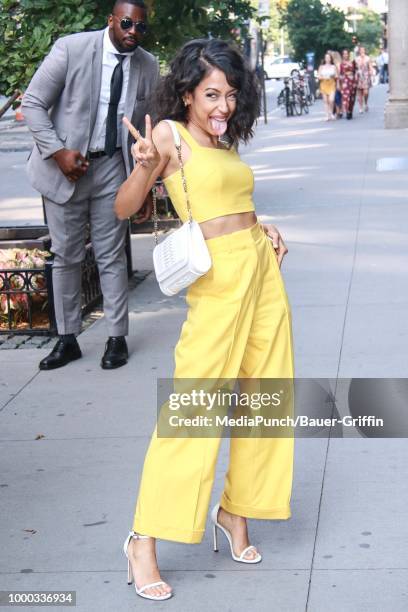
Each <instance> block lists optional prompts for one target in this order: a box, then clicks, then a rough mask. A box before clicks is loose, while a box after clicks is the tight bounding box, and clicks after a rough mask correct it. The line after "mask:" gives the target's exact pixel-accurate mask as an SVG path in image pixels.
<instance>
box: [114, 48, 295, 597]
mask: <svg viewBox="0 0 408 612" xmlns="http://www.w3.org/2000/svg"><path fill="white" fill-rule="evenodd" d="M156 98H157V100H158V118H159V119H161V120H162V121H160V122H159V123H158V125H156V127H155V128H154V130H153V132H152V131H151V123H150V119H149V118H148V117H147V118H146V122H147V125H146V136H145V138H141V137H140V138H138V140H137V143H136V145H135V146H134V156H135V158H136V160H137V162H138V164H137V165H136V169H135V170H134V172H133V173H132V174H131V176H130V177H129V178H128V179H127V181H126V182H125V183H124V184H123V185H122V187H121V189H120V190H119V193H118V196H117V200H116V210H117V214H118V215H119V217H120V218H121V219H124V218H126V217H127V216H129V215H130V214H132V213H134V212H135V211H137V209H138V208H139V207H140V206H141V205H142V203H143V199H144V197H145V194H146V193H147V192H148V191H149V190H150V189H151V187H152V185H153V184H154V181H155V180H156V177H157V176H159V175H160V176H162V177H163V180H164V183H165V185H166V187H167V189H168V192H169V195H170V197H171V199H172V202H173V204H174V206H175V208H176V209H177V212H178V214H179V216H180V218H181V219H182V220H183V221H186V220H187V219H188V215H187V210H186V202H185V192H184V188H183V182H184V181H183V180H182V172H181V169H180V159H179V155H178V152H177V150H176V147H175V145H174V142H175V141H174V134H173V133H172V129H175V130H176V136H177V134H178V135H179V136H180V137H181V141H182V144H181V163H182V165H183V167H184V170H185V172H184V174H185V183H184V186H185V187H186V189H187V194H188V197H189V201H190V205H191V211H192V216H193V219H194V220H195V221H197V222H198V223H199V224H200V227H201V229H202V231H203V234H204V238H205V239H206V244H207V246H208V249H209V252H210V254H211V259H212V267H211V269H210V270H209V272H207V273H206V274H205V275H203V276H201V277H200V278H199V279H198V280H197V281H195V282H194V283H193V284H192V285H190V287H189V288H188V292H187V304H188V306H189V310H188V314H187V319H186V321H185V322H184V325H183V327H182V331H181V336H180V339H179V341H178V343H177V346H176V349H175V362H176V367H175V373H174V377H175V380H176V381H182V380H183V379H194V381H196V382H197V381H203V380H204V379H216V380H221V379H228V380H231V379H232V380H234V379H236V378H237V377H241V378H245V379H254V378H257V379H264V378H272V379H275V378H289V379H291V378H292V377H293V349H292V331H291V311H290V306H289V303H288V299H287V296H286V292H285V288H284V284H283V280H282V277H281V274H280V264H281V262H282V259H283V257H284V255H285V254H286V252H287V248H286V246H285V243H284V242H283V239H282V237H281V235H280V233H279V231H278V230H277V228H276V227H275V226H273V225H261V224H260V223H258V221H257V217H256V215H255V210H254V203H253V188H254V177H253V173H252V170H251V168H250V167H249V166H247V165H246V164H245V163H244V162H243V161H242V160H241V159H240V156H239V154H238V151H237V146H238V143H239V142H240V141H242V142H247V141H248V140H249V139H250V138H251V137H252V136H253V126H254V123H255V121H256V119H257V117H258V115H259V107H260V94H259V89H258V86H257V84H256V81H255V77H254V74H253V73H252V71H251V70H250V68H249V67H248V66H247V64H246V62H245V61H244V58H243V57H242V56H241V54H240V52H239V51H238V50H237V49H236V48H235V47H234V46H232V45H229V44H227V43H226V42H223V41H221V40H217V39H210V40H209V39H205V40H193V41H191V42H189V43H187V44H186V45H185V46H184V47H183V48H182V49H181V50H180V51H179V53H178V54H177V55H176V57H175V58H174V60H173V62H172V63H171V66H170V72H169V74H168V75H167V76H166V77H165V78H164V79H163V80H162V82H161V85H160V89H159V92H158V94H157V96H156ZM168 119H170V120H173V123H172V129H171V128H170V126H169V124H168V122H167V121H163V120H168ZM226 140H227V141H228V142H229V145H228V146H226V145H225V144H223V142H225V141H226ZM219 446H220V437H219V436H218V437H215V436H207V437H200V438H192V437H184V438H180V437H161V436H159V435H158V431H157V427H156V429H155V432H154V433H153V436H152V439H151V443H150V446H149V449H148V452H147V455H146V458H145V462H144V468H143V475H142V479H141V484H140V490H139V496H138V500H137V504H136V510H135V516H134V522H133V527H132V531H131V532H130V534H129V536H128V538H127V539H126V541H125V544H124V551H125V553H126V555H127V556H128V563H129V566H128V568H129V572H130V575H129V581H131V579H132V576H133V577H134V580H135V586H136V592H137V594H139V595H141V596H143V597H147V598H149V599H158V600H161V599H167V598H169V597H170V596H171V594H172V590H171V587H170V586H169V585H168V584H167V583H165V582H163V581H162V578H161V576H160V572H159V569H158V567H157V561H156V554H155V539H156V538H162V539H166V540H173V541H176V542H185V543H199V542H201V540H202V538H203V535H204V529H205V523H206V516H207V511H208V506H209V502H210V496H211V489H212V485H213V480H214V473H215V465H216V459H217V454H218V450H219ZM230 449H231V450H230V465H229V468H228V473H227V475H226V480H225V488H224V492H223V494H222V496H221V500H220V504H217V505H216V506H215V507H214V509H213V510H212V513H211V520H212V522H213V528H214V530H215V533H214V536H215V537H216V533H217V530H218V529H221V530H222V531H223V533H224V534H225V535H226V537H227V539H228V541H229V543H230V546H231V553H232V558H233V559H234V560H235V561H239V562H242V563H258V562H259V561H261V555H260V553H259V552H258V550H257V549H256V548H255V547H254V546H251V545H250V542H249V539H248V532H247V519H248V518H256V519H288V518H289V517H290V515H291V513H290V505H289V502H290V495H291V486H292V470H293V437H292V438H291V437H281V438H274V439H271V438H266V437H254V436H252V437H248V438H237V437H232V438H231V447H230Z"/></svg>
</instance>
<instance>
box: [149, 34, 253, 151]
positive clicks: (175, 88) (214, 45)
mask: <svg viewBox="0 0 408 612" xmlns="http://www.w3.org/2000/svg"><path fill="white" fill-rule="evenodd" d="M214 68H218V69H219V70H222V72H223V73H224V74H225V76H226V79H227V81H228V83H229V85H230V86H231V87H234V89H236V90H237V91H238V95H237V106H236V110H235V112H234V114H233V116H232V117H231V119H230V120H229V121H228V131H227V136H228V137H229V140H230V141H231V144H238V142H239V141H242V142H247V141H248V140H249V139H250V138H251V137H252V136H253V135H254V131H253V126H254V123H255V121H256V119H257V118H258V117H259V113H260V86H259V82H258V79H257V77H256V75H255V73H254V72H253V71H252V70H251V69H250V67H249V66H248V64H247V62H246V60H245V59H244V57H243V56H242V54H241V53H240V51H239V50H238V49H237V48H236V47H235V46H234V45H232V44H231V43H227V42H225V41H224V40H220V39H217V38H212V39H200V38H199V39H195V40H191V41H190V42H188V43H186V44H185V45H184V46H183V47H182V48H181V49H180V50H179V51H178V53H177V55H176V56H175V57H174V59H173V60H172V62H171V64H170V71H169V72H168V74H167V75H166V76H164V77H162V78H161V80H160V82H159V85H158V88H157V91H156V93H155V107H156V108H155V111H156V112H155V116H156V118H157V120H158V121H161V120H162V119H174V120H176V121H181V122H186V121H187V115H188V109H187V108H186V107H185V106H184V103H183V97H184V96H185V94H186V93H192V92H193V91H194V89H195V88H196V87H197V85H198V84H199V83H200V82H201V81H202V80H203V78H204V77H206V76H207V75H208V74H210V73H211V71H212V70H213V69H214Z"/></svg>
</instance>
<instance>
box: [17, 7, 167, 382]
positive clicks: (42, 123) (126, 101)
mask: <svg viewBox="0 0 408 612" xmlns="http://www.w3.org/2000/svg"><path fill="white" fill-rule="evenodd" d="M146 28H147V11H146V7H145V4H144V2H143V0H116V2H115V3H114V5H113V8H112V13H111V14H110V15H109V17H108V24H107V27H106V29H104V30H100V31H95V32H81V33H79V34H71V35H69V36H64V37H62V38H59V39H58V40H57V41H56V42H55V44H54V46H53V47H52V49H51V51H50V53H49V54H48V55H47V57H46V58H45V59H44V61H43V63H42V64H41V66H40V67H39V68H38V70H37V72H36V73H35V75H34V77H33V79H32V81H31V83H30V85H29V86H28V89H27V91H26V93H25V95H24V98H23V110H24V115H25V117H26V120H27V125H28V127H29V128H30V130H31V132H32V134H33V137H34V141H35V146H34V149H33V151H32V154H31V157H30V160H29V163H28V174H29V178H30V181H31V184H32V185H33V187H35V188H36V189H37V190H38V191H39V192H40V193H41V194H42V195H43V198H44V204H45V211H46V215H47V224H48V228H49V232H50V235H51V240H52V249H51V250H52V252H53V253H54V263H53V289H54V307H55V315H56V322H57V328H58V334H59V340H58V342H57V344H56V345H55V347H54V349H53V351H52V352H51V354H50V355H48V356H47V357H45V358H44V359H43V360H42V361H41V362H40V369H42V370H50V369H54V368H59V367H61V366H65V365H66V364H68V363H69V362H70V361H73V360H74V359H78V358H79V357H81V350H80V348H79V345H78V342H77V340H76V335H77V334H78V333H79V332H80V331H81V262H82V260H83V258H84V256H85V240H86V234H87V224H88V223H89V226H90V231H91V238H92V246H93V249H94V253H95V258H96V262H97V265H98V270H99V277H100V281H101V288H102V293H103V302H104V314H105V321H106V325H107V332H108V333H107V335H108V341H107V343H106V347H105V351H104V354H103V357H102V361H101V366H102V368H104V369H113V368H118V367H120V366H123V365H125V364H126V362H127V359H128V350H127V345H126V340H125V336H126V335H127V333H128V303H127V291H128V278H127V262H126V255H125V238H126V230H127V227H128V223H127V222H126V221H119V220H118V219H117V217H116V215H115V213H114V202H115V197H116V193H117V191H118V189H119V187H120V186H121V184H122V183H123V181H124V180H125V179H126V176H127V175H129V174H130V173H131V172H132V170H133V159H132V154H131V150H130V148H131V141H130V138H129V134H128V131H127V129H126V128H125V127H124V126H123V125H122V118H123V116H124V115H125V114H126V116H127V117H128V118H129V119H131V121H132V123H133V124H134V125H136V126H139V128H140V129H143V126H144V117H145V114H146V112H148V111H149V107H148V101H149V95H150V92H151V91H152V90H153V89H154V87H155V85H156V82H157V79H158V76H159V67H158V62H157V60H156V58H154V57H153V55H151V54H150V53H148V52H147V51H145V50H144V49H142V48H141V47H140V43H141V42H142V40H143V35H144V33H145V32H146ZM147 215H149V216H150V211H146V216H147Z"/></svg>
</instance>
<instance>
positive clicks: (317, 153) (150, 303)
mask: <svg viewBox="0 0 408 612" xmlns="http://www.w3.org/2000/svg"><path fill="white" fill-rule="evenodd" d="M384 101H385V87H383V86H380V87H378V88H376V89H375V90H374V91H373V92H372V100H371V108H370V113H369V114H368V115H364V116H361V117H360V116H358V115H357V116H356V118H355V120H353V121H351V122H350V121H347V122H346V121H339V122H333V123H324V122H323V120H322V119H323V112H322V108H321V105H320V103H317V104H316V106H315V107H314V108H313V109H312V112H311V114H310V116H308V117H299V118H289V119H287V118H283V117H282V116H281V115H280V113H279V112H272V113H271V114H270V122H269V123H268V125H267V126H264V125H260V126H259V128H258V130H257V136H256V139H255V141H254V142H253V144H252V145H251V146H250V147H248V148H247V149H246V150H245V152H244V155H243V157H244V159H246V160H247V161H248V162H249V163H250V164H251V165H252V167H253V169H254V171H255V176H256V184H257V188H256V194H255V199H256V204H257V210H258V213H259V214H260V217H261V220H263V221H271V222H273V223H275V224H276V225H277V226H278V227H279V229H280V231H281V232H282V234H283V236H284V238H285V241H286V242H287V245H288V248H289V254H288V255H287V257H286V259H285V262H284V265H283V274H284V278H285V282H286V285H287V290H288V294H289V299H290V302H291V305H292V311H293V322H294V341H295V351H296V374H297V376H298V377H313V378H320V377H321V378H323V377H331V378H336V377H356V378H359V377H380V378H381V377H395V378H396V377H407V366H406V354H407V348H406V347H407V342H408V319H407V316H406V312H407V307H408V283H407V264H406V261H407V258H406V251H407V249H406V228H407V227H408V208H407V206H406V194H407V186H408V179H407V176H406V174H404V173H402V172H401V173H378V172H377V171H376V160H377V159H378V158H381V157H390V156H405V155H407V146H406V143H407V135H408V133H407V131H406V130H402V131H385V130H384V129H383V127H382V116H383V106H384ZM151 247H152V244H151V242H150V237H149V240H147V239H146V238H143V237H141V238H140V239H139V241H138V242H137V243H136V252H135V259H136V261H138V267H139V268H140V269H146V268H147V267H148V266H149V265H150V267H151V264H150V261H151V259H150V252H149V251H151ZM184 316H185V304H184V298H183V297H182V296H179V297H175V298H172V299H170V298H166V297H165V296H163V295H162V294H161V293H160V291H159V290H158V288H157V285H156V281H155V279H154V275H153V274H151V275H150V276H149V277H148V278H147V280H145V281H144V282H143V283H142V284H141V285H140V286H139V287H137V289H136V290H135V291H134V292H133V293H132V295H131V298H130V319H131V331H130V336H129V348H130V351H131V359H130V361H129V364H128V366H127V367H124V368H120V369H119V370H116V371H112V372H105V371H103V370H101V368H100V367H99V360H100V357H101V355H102V353H103V349H104V343H105V328H104V322H103V320H100V321H98V322H96V323H95V324H93V325H92V326H91V327H90V328H88V329H87V330H86V331H85V332H84V333H83V334H81V336H80V337H79V341H80V345H81V348H82V350H83V354H84V357H83V359H81V360H79V361H77V362H74V363H72V364H70V365H69V366H67V367H65V368H62V369H60V370H56V371H54V372H50V373H47V372H41V373H40V372H39V371H38V369H37V368H38V361H39V360H40V359H41V358H42V357H44V356H45V354H46V353H47V351H44V350H42V349H32V350H31V349H27V350H24V351H23V350H14V351H12V350H10V351H7V350H4V351H0V372H1V373H0V389H1V396H0V397H1V402H0V406H1V408H0V423H1V430H0V447H1V452H2V465H3V470H2V477H1V481H0V488H1V492H2V496H1V499H2V524H1V539H2V542H3V546H2V555H1V557H2V558H1V561H0V590H1V589H3V590H19V589H20V590H23V589H24V590H39V589H40V590H54V591H57V590H64V591H67V590H75V591H76V592H77V608H76V609H78V610H81V611H84V612H102V611H106V612H113V611H117V610H119V611H121V612H122V611H129V612H130V611H131V610H144V609H147V607H149V606H154V607H155V609H157V610H162V609H163V610H166V611H168V612H173V611H176V612H190V611H191V610H194V611H195V612H204V611H207V610H210V609H211V610H220V611H221V612H225V611H227V610H230V611H232V612H244V611H245V612H246V611H247V610H248V609H249V608H252V607H253V608H254V609H256V610H258V611H259V612H303V611H305V610H308V611H309V612H328V611H330V612H356V611H357V610H358V612H366V611H367V612H368V611H369V612H384V611H391V610H392V612H403V611H405V610H407V609H408V591H407V581H408V553H407V547H406V546H405V542H406V541H408V540H407V538H408V526H407V520H406V518H407V512H406V508H407V502H408V486H407V482H408V479H407V474H406V465H407V460H408V448H407V444H406V441H405V440H403V439H383V440H381V439H363V438H358V439H330V440H326V439H298V440H297V441H296V464H295V478H294V487H293V496H292V518H291V519H290V520H288V521H251V522H250V533H251V541H252V542H253V543H254V544H257V545H258V546H259V547H260V549H261V551H262V554H263V561H262V563H261V565H260V566H254V567H250V566H248V567H246V566H243V565H242V566H241V565H240V564H237V563H233V562H232V561H231V559H230V557H229V556H228V551H227V548H226V545H225V542H222V544H221V549H220V552H219V553H218V554H217V555H215V554H214V553H213V551H212V539H211V532H210V529H209V524H208V526H207V532H206V536H205V539H204V540H203V542H202V544H201V545H182V544H175V543H171V542H165V541H161V542H159V546H158V556H159V563H160V567H161V568H162V574H163V578H164V579H165V580H167V581H168V582H169V583H171V584H172V586H173V587H174V589H175V597H173V598H172V599H171V600H169V601H166V602H163V603H158V602H155V603H154V604H149V603H148V602H144V601H142V600H141V599H140V598H136V595H135V593H134V589H133V587H127V585H126V560H125V558H124V556H123V553H122V552H121V545H122V543H123V540H124V539H125V537H126V535H127V532H128V530H129V528H130V527H131V523H132V518H133V511H134V504H135V500H136V494H137V490H138V483H139V478H140V474H141V469H142V465H143V458H144V455H145V452H146V449H147V445H148V442H149V438H150V434H151V432H152V430H153V428H154V423H155V397H156V379H157V377H169V376H171V374H172V369H173V348H174V345H175V343H176V341H177V338H178V335H179V331H180V325H181V323H182V321H183V318H184ZM39 435H41V436H44V437H42V438H41V439H36V437H37V436H39ZM227 452H228V446H227V444H226V441H225V440H224V441H223V446H222V450H221V452H220V456H219V462H218V467H217V476H216V481H215V486H214V491H213V497H212V503H215V502H216V501H217V500H218V497H219V494H220V492H221V490H222V485H223V477H224V474H225V470H226V466H227V460H228V454H227ZM31 530H33V531H31ZM26 609H31V608H26ZM32 609H33V610H34V608H32ZM51 609H54V608H51ZM55 609H56V608H55Z"/></svg>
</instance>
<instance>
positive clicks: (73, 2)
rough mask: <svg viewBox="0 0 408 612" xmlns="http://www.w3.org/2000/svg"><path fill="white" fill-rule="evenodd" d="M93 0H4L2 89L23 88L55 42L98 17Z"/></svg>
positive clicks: (0, 18) (0, 10) (0, 4)
mask: <svg viewBox="0 0 408 612" xmlns="http://www.w3.org/2000/svg"><path fill="white" fill-rule="evenodd" d="M96 4H97V3H96V2H94V1H93V0H59V1H58V2H57V1H55V0H0V92H1V93H3V94H5V95H10V94H11V93H13V91H14V90H15V89H23V88H24V87H25V86H26V85H27V83H28V82H29V81H30V79H31V77H32V75H33V74H34V71H35V69H36V68H37V66H38V65H39V63H40V62H41V60H42V59H43V58H44V56H45V55H46V53H47V52H48V51H49V49H50V47H51V45H52V43H53V42H54V41H55V40H56V39H57V38H58V37H59V36H62V35H64V34H70V33H72V32H81V31H82V30H85V29H87V28H88V27H89V26H90V25H91V24H92V23H93V20H94V12H95V9H96Z"/></svg>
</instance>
